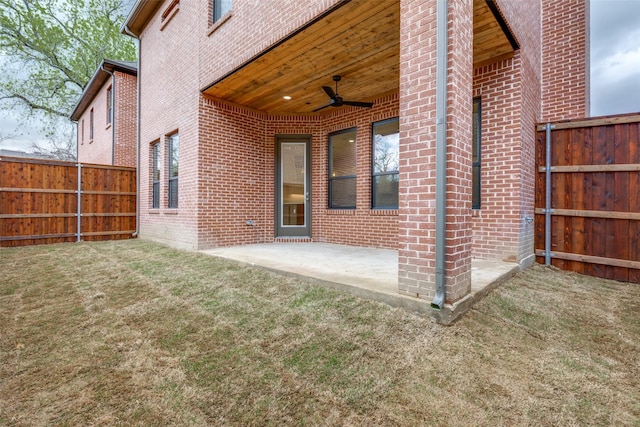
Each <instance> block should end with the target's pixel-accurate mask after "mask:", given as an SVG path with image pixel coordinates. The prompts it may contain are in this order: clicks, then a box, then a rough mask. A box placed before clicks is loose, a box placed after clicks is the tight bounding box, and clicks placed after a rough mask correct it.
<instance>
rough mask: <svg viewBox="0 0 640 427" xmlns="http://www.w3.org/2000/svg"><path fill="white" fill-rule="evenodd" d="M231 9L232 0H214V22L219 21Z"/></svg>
mask: <svg viewBox="0 0 640 427" xmlns="http://www.w3.org/2000/svg"><path fill="white" fill-rule="evenodd" d="M230 10H231V0H213V22H217V21H218V20H219V19H220V18H222V17H223V16H224V15H225V14H226V13H227V12H229V11H230Z"/></svg>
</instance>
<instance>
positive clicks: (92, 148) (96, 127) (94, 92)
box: [71, 59, 138, 167]
mask: <svg viewBox="0 0 640 427" xmlns="http://www.w3.org/2000/svg"><path fill="white" fill-rule="evenodd" d="M137 75H138V68H137V64H136V63H135V62H125V61H115V60H110V59H105V60H103V61H102V63H101V64H100V66H99V67H98V69H97V70H96V72H95V73H94V75H93V77H92V78H91V80H89V83H88V84H87V86H86V87H85V88H84V91H83V92H82V95H81V96H80V99H79V100H78V103H77V104H76V107H75V109H74V110H73V112H72V113H71V120H72V121H74V122H76V125H77V132H76V134H77V148H78V151H77V153H78V162H81V163H96V164H102V165H114V166H130V167H135V166H136V136H137V135H136V130H137V80H138V78H137Z"/></svg>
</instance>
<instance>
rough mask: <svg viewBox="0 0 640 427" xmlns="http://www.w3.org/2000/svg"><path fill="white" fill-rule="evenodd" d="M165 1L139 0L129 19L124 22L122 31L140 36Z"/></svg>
mask: <svg viewBox="0 0 640 427" xmlns="http://www.w3.org/2000/svg"><path fill="white" fill-rule="evenodd" d="M162 3H164V2H163V1H158V0H137V1H136V3H135V5H134V6H133V8H131V12H130V13H129V16H127V19H126V20H125V21H124V24H122V27H121V28H120V32H122V33H123V34H126V35H133V36H135V37H140V34H142V31H143V30H144V28H145V27H146V26H147V24H148V23H149V21H150V20H151V18H153V16H154V15H155V13H156V11H157V10H158V9H159V8H160V6H161V5H162Z"/></svg>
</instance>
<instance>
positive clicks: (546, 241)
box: [544, 123, 555, 265]
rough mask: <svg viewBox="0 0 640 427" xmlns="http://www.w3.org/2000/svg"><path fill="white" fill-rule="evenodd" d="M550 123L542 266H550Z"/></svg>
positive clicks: (547, 144)
mask: <svg viewBox="0 0 640 427" xmlns="http://www.w3.org/2000/svg"><path fill="white" fill-rule="evenodd" d="M554 127H555V126H552V125H551V123H547V126H546V133H547V141H546V147H545V149H546V161H545V182H546V185H545V187H546V188H545V206H544V265H550V264H551V129H553V128H554Z"/></svg>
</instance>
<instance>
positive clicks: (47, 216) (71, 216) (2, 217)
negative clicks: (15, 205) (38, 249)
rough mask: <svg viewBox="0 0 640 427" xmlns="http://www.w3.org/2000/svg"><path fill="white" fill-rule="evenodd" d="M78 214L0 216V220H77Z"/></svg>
mask: <svg viewBox="0 0 640 427" xmlns="http://www.w3.org/2000/svg"><path fill="white" fill-rule="evenodd" d="M77 216H78V214H77V213H48V214H0V219H14V218H15V219H18V218H76V217H77Z"/></svg>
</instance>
